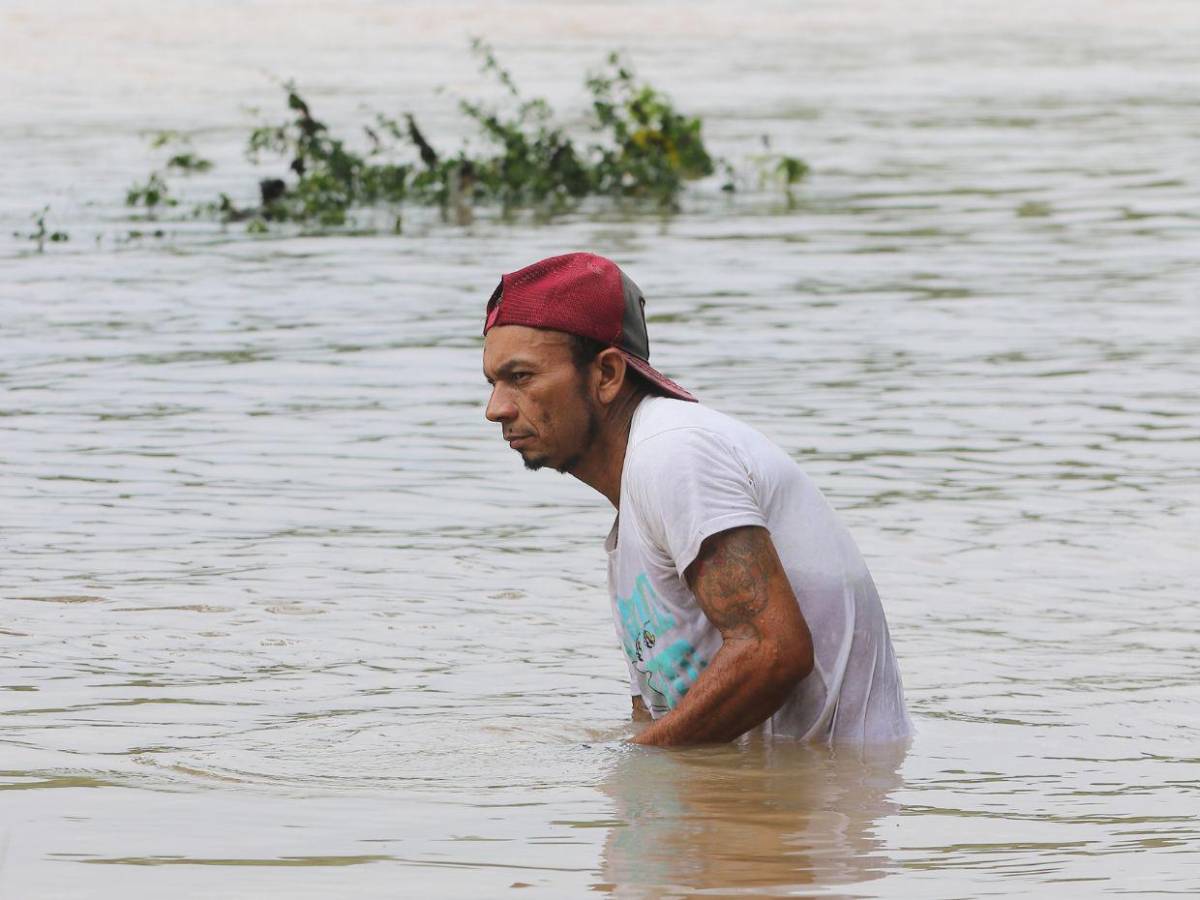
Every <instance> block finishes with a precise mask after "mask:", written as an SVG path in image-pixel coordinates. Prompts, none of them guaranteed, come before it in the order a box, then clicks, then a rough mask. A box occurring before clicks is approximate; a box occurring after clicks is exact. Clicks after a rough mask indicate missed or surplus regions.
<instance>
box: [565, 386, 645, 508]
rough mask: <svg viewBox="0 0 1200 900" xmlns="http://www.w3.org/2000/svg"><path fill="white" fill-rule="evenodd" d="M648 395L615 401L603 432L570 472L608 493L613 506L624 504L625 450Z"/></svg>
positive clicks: (608, 413) (602, 424)
mask: <svg viewBox="0 0 1200 900" xmlns="http://www.w3.org/2000/svg"><path fill="white" fill-rule="evenodd" d="M645 399H646V397H645V396H644V395H641V396H632V395H631V396H628V397H624V398H621V399H620V400H617V401H615V402H614V403H613V406H612V407H610V408H609V410H608V411H607V414H606V415H605V417H604V419H603V420H602V422H601V426H600V433H599V434H598V435H597V436H596V440H595V441H594V442H593V443H592V446H591V447H590V448H589V449H588V452H587V454H586V455H585V456H584V457H583V459H581V460H580V461H579V463H578V465H576V466H575V467H574V468H573V469H571V474H572V475H574V476H575V477H576V478H578V479H579V480H580V481H582V482H583V483H584V484H586V485H587V486H588V487H591V488H593V489H595V490H597V491H599V492H600V493H601V494H603V495H604V496H605V497H607V498H608V502H609V503H611V504H612V505H613V507H614V508H616V509H618V510H619V509H620V508H621V473H622V472H624V471H625V450H626V448H627V447H628V446H629V429H630V427H631V426H632V424H633V414H634V413H635V412H636V411H637V408H638V404H640V403H641V402H642V401H643V400H645Z"/></svg>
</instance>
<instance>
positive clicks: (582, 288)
mask: <svg viewBox="0 0 1200 900" xmlns="http://www.w3.org/2000/svg"><path fill="white" fill-rule="evenodd" d="M645 305H646V299H645V297H643V296H642V291H641V288H639V287H638V286H637V285H636V284H634V283H633V280H632V279H631V278H630V277H629V276H628V275H626V274H625V273H624V272H622V271H621V270H620V269H619V268H618V267H617V264H616V263H614V262H613V261H612V260H609V259H605V258H604V257H603V256H596V255H595V254H592V253H568V254H566V255H565V256H551V257H550V258H549V259H543V260H540V261H538V262H535V263H534V264H533V265H531V266H526V267H525V268H524V269H520V270H518V271H516V272H511V273H509V274H508V275H504V276H502V277H501V278H500V284H499V285H498V286H497V287H496V290H495V291H494V292H493V293H492V298H491V299H490V300H488V305H487V322H486V324H484V326H483V333H484V334H487V333H488V331H489V330H491V329H492V328H494V327H495V326H497V325H525V326H528V327H530V328H550V329H552V330H554V331H565V332H566V333H567V334H576V335H579V336H580V337H586V338H591V339H592V340H596V341H600V342H601V343H603V344H609V345H611V346H613V347H616V348H617V349H618V350H620V351H621V355H622V356H624V357H625V361H626V362H627V363H628V364H629V366H630V368H632V369H633V370H634V371H635V372H637V373H638V374H639V375H641V376H642V377H643V378H645V379H646V380H647V381H649V382H650V383H651V384H653V385H654V386H655V387H657V388H659V389H660V390H661V391H663V393H665V394H667V395H668V396H670V397H675V398H677V399H679V400H690V401H691V402H693V403H695V402H696V398H695V397H693V396H692V395H691V394H689V393H688V392H687V391H685V390H684V389H683V388H681V387H680V386H679V385H677V384H676V383H675V382H673V381H672V380H671V379H670V378H668V377H667V376H666V375H664V374H663V373H662V372H660V371H658V370H657V369H655V368H654V367H653V366H651V365H650V337H649V335H647V334H646V314H645V310H644V307H645Z"/></svg>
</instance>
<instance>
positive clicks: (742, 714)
mask: <svg viewBox="0 0 1200 900" xmlns="http://www.w3.org/2000/svg"><path fill="white" fill-rule="evenodd" d="M808 671H809V669H808V667H806V665H805V664H804V661H803V660H800V659H788V658H785V655H784V653H783V652H782V651H781V649H780V648H779V647H778V646H777V645H775V644H774V643H772V642H770V641H762V640H727V641H726V642H725V643H724V644H723V645H722V646H721V649H720V650H718V651H717V654H716V655H715V656H714V657H713V659H712V662H711V663H709V665H708V668H706V669H705V670H704V672H703V673H701V675H700V677H699V678H698V679H696V683H695V684H694V685H692V687H691V690H689V691H688V692H687V694H685V695H684V697H683V699H681V700H680V701H679V704H678V705H677V706H676V707H675V708H674V709H673V710H671V712H669V713H667V714H666V715H665V716H663V717H662V718H661V719H658V720H656V721H655V722H654V723H653V724H652V725H650V726H648V727H647V728H645V729H644V730H643V731H642V732H641V733H640V734H638V735H637V736H636V737H635V738H633V742H634V743H636V744H650V745H655V746H660V747H667V746H674V745H678V744H702V743H717V742H723V741H731V740H733V739H734V738H736V737H739V736H740V735H743V734H745V733H746V732H747V731H749V730H750V729H751V728H754V727H755V726H756V725H759V724H761V723H762V722H764V721H765V720H766V719H768V718H769V717H770V716H771V715H772V714H773V713H774V712H775V711H776V710H777V709H779V707H780V706H782V705H783V701H784V700H785V699H787V696H788V694H790V693H791V691H792V689H793V688H794V687H795V686H796V684H798V683H799V681H800V680H801V679H802V678H803V677H804V676H805V675H806V674H807V673H808Z"/></svg>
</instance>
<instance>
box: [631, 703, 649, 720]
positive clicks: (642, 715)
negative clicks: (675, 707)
mask: <svg viewBox="0 0 1200 900" xmlns="http://www.w3.org/2000/svg"><path fill="white" fill-rule="evenodd" d="M631 699H632V700H633V714H632V715H633V721H635V722H652V721H654V716H652V715H650V710H648V709H646V701H645V700H643V699H642V698H641V697H633V698H631Z"/></svg>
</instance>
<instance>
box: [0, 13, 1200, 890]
mask: <svg viewBox="0 0 1200 900" xmlns="http://www.w3.org/2000/svg"><path fill="white" fill-rule="evenodd" d="M294 6H295V5H294V4H289V3H285V2H283V0H261V2H255V3H253V4H247V3H243V2H241V0H213V2H209V3H205V4H203V5H199V4H194V3H185V2H182V0H165V2H164V0H159V2H154V3H151V2H149V0H129V2H125V3H122V4H119V5H113V4H105V5H103V6H95V7H92V6H89V5H88V4H79V3H76V4H69V5H68V8H69V11H70V14H69V15H64V14H63V13H62V6H61V4H51V5H47V4H38V3H34V2H32V0H12V2H8V3H5V4H3V6H2V8H0V59H2V60H4V61H5V63H6V64H7V65H6V68H5V70H4V73H5V79H6V80H5V88H6V92H3V93H4V100H3V101H0V102H3V103H4V104H5V110H4V112H5V117H4V126H3V127H0V151H3V157H4V159H5V160H6V165H5V166H3V167H0V235H3V236H4V238H3V239H2V240H6V239H7V235H8V234H9V233H10V232H12V231H17V230H20V229H22V228H27V226H28V219H27V217H28V215H29V213H30V211H31V210H33V209H40V208H41V207H42V205H43V204H45V203H50V204H51V205H52V207H53V210H52V211H53V212H54V213H55V214H56V215H60V216H62V217H63V220H54V219H53V217H52V220H51V224H52V225H53V226H54V227H58V226H59V225H64V224H65V225H67V227H68V230H69V231H71V234H72V239H71V241H70V242H69V243H68V244H66V245H54V246H53V247H51V248H49V252H47V253H46V254H45V255H43V256H38V255H36V254H33V253H32V252H30V247H29V246H28V242H26V241H20V240H14V241H11V242H8V243H2V242H0V256H2V257H3V258H2V260H0V265H2V266H3V278H0V349H2V350H3V352H2V353H0V711H2V716H0V896H3V897H5V898H7V897H10V896H11V897H14V898H22V900H23V898H25V897H36V898H54V900H63V898H80V900H83V898H87V900H91V898H95V897H109V896H121V897H124V898H131V900H141V898H145V900H159V898H161V897H163V896H169V897H172V898H173V900H189V898H205V900H207V898H210V897H230V896H235V897H242V896H245V897H278V898H288V900H293V898H310V897H311V898H322V900H324V898H328V897H342V896H355V897H380V898H384V897H388V898H391V897H395V896H405V895H411V896H422V897H476V896H478V897H497V896H505V895H510V894H511V895H513V896H527V895H532V896H543V897H549V898H561V897H574V896H581V895H583V894H585V893H588V892H591V891H592V889H593V888H596V889H599V890H601V891H609V892H610V893H612V894H614V895H617V896H633V897H637V896H657V895H667V896H670V895H671V894H672V892H673V893H675V894H678V895H700V896H704V895H706V894H709V895H718V896H719V895H723V894H725V895H736V894H759V895H765V896H772V895H775V896H778V895H783V894H793V895H796V894H798V895H800V896H806V895H821V894H826V895H827V894H831V893H832V894H839V895H852V896H883V897H913V896H917V897H927V896H929V897H941V896H962V897H976V896H984V895H988V894H1025V893H1028V894H1032V895H1042V896H1056V895H1058V894H1060V893H1069V894H1078V893H1083V894H1099V893H1117V892H1133V893H1150V892H1152V891H1160V892H1168V891H1172V892H1176V893H1180V894H1183V895H1194V894H1196V893H1200V878H1198V877H1197V875H1196V873H1197V865H1198V862H1200V850H1198V849H1197V848H1200V825H1198V824H1197V819H1196V815H1195V811H1196V792H1195V783H1196V780H1197V779H1196V772H1197V762H1198V760H1197V754H1196V751H1195V723H1196V722H1197V721H1200V694H1198V692H1197V689H1196V648H1197V646H1198V645H1200V605H1198V604H1197V603H1196V601H1195V594H1196V589H1195V582H1196V563H1195V560H1196V559H1197V558H1198V557H1200V543H1198V539H1197V535H1200V457H1198V454H1197V448H1198V447H1200V425H1198V423H1200V319H1198V317H1197V311H1196V310H1197V307H1196V285H1197V277H1198V266H1197V259H1200V253H1198V251H1197V248H1198V246H1200V220H1198V219H1197V215H1196V210H1197V209H1200V167H1197V165H1196V153H1195V134H1194V130H1195V129H1194V126H1193V125H1192V124H1191V123H1192V117H1191V115H1190V113H1191V110H1192V109H1193V108H1194V105H1195V97H1196V96H1197V91H1200V70H1198V69H1197V67H1196V65H1195V47H1196V46H1197V45H1198V44H1200V19H1198V17H1197V15H1196V9H1195V4H1194V3H1193V2H1192V0H1146V2H1141V3H1137V4H1113V3H1098V2H1097V3H1093V2H1090V0H1068V2H1064V3H1055V4H1048V3H1044V2H1035V0H1013V2H1006V3H1004V4H995V3H985V2H982V0H966V2H963V3H959V4H957V5H955V6H954V7H953V9H951V8H949V7H948V6H947V4H945V3H942V2H937V0H903V2H901V0H886V2H883V0H880V2H867V0H860V2H859V0H856V2H849V3H847V2H840V0H839V2H832V0H829V2H825V0H820V2H813V3H805V4H795V3H790V2H783V0H780V2H774V0H770V2H768V0H764V2H762V3H755V4H749V5H747V4H733V3H727V2H709V3H686V4H684V3H682V2H676V0H662V2H656V3H651V4H645V3H643V4H638V5H636V6H635V5H634V4H632V3H628V2H625V0H618V2H606V3H603V4H588V3H572V4H561V3H541V2H535V0H527V2H521V3H513V4H502V5H497V4H481V3H475V2H468V0H462V2H454V3H440V4H436V5H435V4H420V3H416V2H392V0H347V2H344V3H339V4H333V3H329V2H324V0H322V2H316V3H308V4H305V6H304V11H303V13H302V14H301V13H297V12H296V10H295V8H294ZM468 31H473V32H477V33H483V34H486V35H488V36H490V37H493V38H495V39H496V41H497V43H498V49H499V51H500V52H501V54H502V58H504V59H505V60H506V61H511V63H512V66H513V68H514V72H515V74H516V76H517V77H518V79H519V80H520V82H521V84H522V85H523V86H524V87H525V88H526V89H527V90H528V92H529V93H530V94H531V95H533V94H540V93H545V94H547V95H548V96H550V97H551V98H552V99H553V100H555V102H556V105H558V106H559V107H560V108H563V109H564V111H567V113H568V114H571V110H574V112H579V111H580V110H579V108H578V106H576V107H572V106H571V104H572V103H576V104H577V103H578V102H579V95H578V94H577V93H574V91H575V87H574V86H575V85H577V84H578V79H579V76H580V72H581V69H582V68H584V67H586V65H587V64H588V63H589V61H599V60H600V59H601V58H602V57H603V55H604V53H605V52H607V51H608V50H610V49H612V48H613V47H614V46H616V45H624V46H626V47H627V48H628V49H629V50H630V51H631V52H632V54H633V57H634V59H635V61H636V62H637V63H638V65H639V66H640V67H641V69H642V71H643V72H644V73H645V74H646V75H647V76H648V77H649V79H650V80H652V81H653V82H654V83H656V84H661V85H662V86H663V87H664V88H666V89H669V90H670V91H671V93H672V94H673V95H675V97H676V99H677V100H678V101H679V103H680V106H681V108H684V109H687V110H695V111H697V112H698V113H701V114H703V115H705V116H706V117H707V124H706V134H707V135H708V137H709V138H710V139H711V140H712V141H713V143H714V148H715V149H716V150H718V151H719V152H722V153H726V154H728V155H731V156H734V157H735V158H740V157H742V156H745V155H749V154H754V153H758V152H761V148H762V140H761V138H762V135H763V134H764V133H768V134H770V135H772V140H773V142H774V143H773V147H774V148H775V149H778V150H786V151H787V152H794V153H796V154H798V155H800V156H802V157H804V158H805V159H807V160H808V161H809V162H811V163H812V164H813V167H814V176H813V179H812V181H811V183H810V184H807V185H806V186H805V187H804V190H803V191H800V192H799V193H798V198H797V199H798V203H797V206H796V208H794V209H788V208H786V206H785V205H783V204H781V203H779V202H777V201H776V200H774V199H771V198H767V197H762V196H759V197H754V198H749V197H742V198H741V199H739V200H735V201H730V200H728V199H727V198H725V197H723V196H721V195H720V192H719V190H718V189H717V188H716V187H715V186H709V187H707V188H704V187H702V188H701V190H700V192H699V193H698V194H694V195H693V197H692V199H691V200H690V201H689V202H688V208H687V210H686V212H685V214H683V215H680V216H676V217H673V218H666V219H663V218H661V217H658V216H643V215H633V214H629V215H627V214H625V213H623V212H614V211H611V210H603V209H600V210H598V209H587V210H583V211H581V212H579V213H576V214H573V215H570V216H564V217H563V218H561V219H557V220H555V221H553V222H552V223H550V224H548V225H538V224H536V223H532V222H529V221H525V220H518V221H515V222H503V221H498V220H496V218H495V217H493V216H488V215H483V216H481V217H480V218H479V220H478V221H476V222H475V223H474V224H473V225H471V226H470V227H468V228H457V227H452V226H449V225H442V224H440V223H438V222H436V221H431V222H421V221H414V222H413V223H411V228H410V230H409V233H406V234H405V235H403V236H393V235H380V236H375V237H332V238H306V237H303V236H276V237H270V238H267V239H263V240H252V239H247V238H245V237H244V236H243V235H242V234H241V233H240V232H236V231H235V232H229V233H221V232H220V231H219V230H215V229H213V228H211V227H209V226H201V225H198V224H196V223H189V222H185V223H180V224H168V225H166V226H165V227H166V228H167V230H168V231H169V232H171V233H172V235H173V238H172V239H170V240H168V241H166V242H164V243H163V244H162V245H159V244H157V243H154V242H149V241H145V240H141V241H139V240H122V241H114V240H113V239H112V237H113V235H114V234H117V235H120V234H121V232H122V231H123V230H125V229H127V228H130V227H136V228H138V229H141V230H143V231H144V230H146V225H145V223H129V222H127V221H126V220H125V216H126V215H127V213H126V211H125V210H124V209H123V208H121V207H120V205H119V204H120V200H121V198H122V197H123V195H124V191H125V190H126V189H127V188H128V186H129V185H130V184H131V183H132V182H133V181H134V180H135V179H141V178H144V176H145V174H146V170H147V168H148V165H149V160H148V158H147V155H146V151H145V136H144V132H147V131H151V130H154V129H157V128H181V129H186V130H189V131H192V132H193V133H194V137H195V140H196V149H197V151H198V152H201V153H203V154H204V155H206V156H211V157H213V158H215V159H216V160H217V162H218V167H217V169H216V170H215V171H214V172H213V173H211V175H209V176H205V177H206V178H209V179H210V180H209V181H207V182H204V183H203V184H201V183H200V182H189V184H193V185H194V186H195V190H196V191H197V192H198V193H200V194H203V195H204V196H205V197H209V196H212V195H213V194H215V193H216V192H217V191H219V190H228V191H230V192H233V193H234V194H235V195H236V194H237V192H238V191H241V190H245V189H250V190H254V178H255V177H256V176H255V173H253V172H251V171H250V170H249V168H248V166H247V163H246V162H245V160H243V159H242V156H241V145H242V142H243V140H244V138H245V135H246V131H247V128H248V126H249V124H250V123H251V122H252V121H253V120H254V116H252V115H249V114H243V112H241V107H242V106H244V105H257V106H260V107H262V108H263V109H264V110H276V109H278V105H279V99H280V98H279V96H278V90H277V87H276V85H275V84H274V83H273V82H272V81H271V77H270V76H278V77H288V76H295V77H296V78H297V80H298V81H299V83H300V84H301V86H302V87H304V88H305V89H306V90H307V91H308V94H307V96H309V97H310V99H311V100H312V101H313V103H314V104H319V107H318V108H319V109H320V110H321V114H322V115H323V116H327V117H328V118H329V121H330V122H331V124H333V125H336V126H337V128H338V129H339V130H347V129H348V127H349V125H350V123H354V122H361V121H363V120H364V113H363V111H362V110H361V109H359V108H358V107H359V106H360V104H365V105H367V106H370V107H372V108H374V109H378V110H384V111H387V112H389V113H395V112H398V111H400V110H397V108H396V107H397V105H401V106H404V107H407V106H408V105H410V104H411V106H412V109H413V111H414V112H416V113H417V114H418V115H419V116H420V118H421V121H422V122H423V123H428V127H427V132H428V134H429V135H431V136H433V137H435V138H437V139H439V140H440V139H442V138H443V136H446V137H445V140H446V143H447V146H451V145H452V144H453V140H451V138H450V137H449V136H452V135H456V134H457V133H458V132H457V131H456V130H455V129H458V128H460V127H461V123H458V122H457V120H456V119H455V118H453V116H452V110H453V100H452V97H449V96H447V95H444V94H436V93H435V92H434V91H433V88H434V87H435V86H437V85H439V84H445V85H447V86H448V87H449V89H450V92H451V94H453V93H455V92H456V91H461V92H462V93H467V94H475V93H478V91H477V90H476V89H477V88H478V87H479V81H478V79H477V76H476V75H475V74H474V72H473V70H472V64H471V62H470V61H469V60H468V58H467V56H466V54H465V52H464V48H465V47H466V34H467V32H468ZM439 110H440V112H439ZM272 118H273V117H272ZM189 190H192V188H190V187H188V186H187V185H183V184H181V185H180V191H181V192H186V191H189ZM89 204H91V205H89ZM98 233H99V234H101V235H102V236H103V240H102V241H101V243H100V244H99V245H97V244H96V243H95V241H94V236H95V235H96V234H98ZM583 248H586V249H593V250H596V251H599V252H602V253H606V254H608V255H610V256H613V257H615V258H617V259H618V260H619V261H620V262H621V263H622V265H623V266H624V267H626V268H627V269H628V271H630V272H631V273H632V274H633V275H634V277H635V278H636V279H637V281H638V283H639V284H640V285H641V286H642V287H643V288H644V289H645V290H646V291H647V294H648V312H649V313H650V318H651V325H650V327H651V330H652V339H653V345H654V353H655V357H654V358H655V362H656V364H658V365H659V366H660V367H661V368H662V369H663V370H664V371H665V372H667V373H668V374H670V375H672V376H675V377H677V378H679V379H680V380H681V382H682V383H684V384H687V385H688V386H689V388H691V389H694V390H695V391H696V392H697V393H698V394H699V395H700V396H701V397H702V399H704V400H705V401H706V402H709V403H711V404H712V405H713V406H715V407H717V408H719V409H722V410H724V411H726V412H729V413H731V414H734V415H736V416H740V417H742V418H744V419H746V420H748V421H749V422H751V423H753V424H755V425H757V426H759V427H760V428H761V429H762V430H764V431H765V432H767V433H768V434H769V435H770V436H772V437H773V438H775V439H776V441H777V442H778V443H780V444H781V445H782V446H784V447H786V448H788V450H789V451H790V452H791V453H792V454H793V455H794V456H795V457H796V458H797V459H798V460H799V461H800V462H801V463H802V465H803V466H804V467H805V468H806V470H807V471H808V472H809V473H810V474H811V475H812V476H813V477H814V479H815V480H816V481H817V483H818V484H819V485H820V486H821V488H822V490H823V492H824V493H825V494H826V495H827V497H828V498H829V499H830V501H831V503H832V504H833V505H834V506H835V507H836V508H838V509H839V510H841V512H842V514H843V516H844V518H845V519H846V521H847V524H848V525H849V526H850V528H851V530H852V531H853V533H854V534H855V537H856V540H857V541H858V542H859V544H860V546H861V547H862V549H863V551H864V555H865V556H866V557H867V559H868V561H869V564H870V566H871V570H872V573H873V575H874V577H875V580H876V581H877V583H878V584H879V587H880V592H881V595H882V597H883V599H884V603H885V606H886V608H887V612H888V618H889V624H890V626H891V632H892V636H893V639H894V642H895V645H896V650H897V654H898V656H899V658H900V661H901V666H902V670H903V674H904V678H905V687H906V693H907V696H908V698H909V700H910V703H911V706H912V710H913V713H914V718H915V720H916V726H917V729H918V732H917V736H916V738H915V740H914V743H913V745H912V747H911V749H910V750H909V752H908V754H907V756H905V757H904V758H903V759H902V760H900V759H897V760H895V761H890V760H886V761H876V760H873V759H872V760H867V761H862V760H857V759H855V758H854V757H852V756H850V757H848V756H847V755H846V754H845V753H844V752H843V751H841V750H839V751H837V752H836V753H834V754H832V755H830V754H829V753H827V752H824V751H820V750H816V749H812V748H803V747H778V746H764V745H761V744H754V743H751V744H748V745H746V746H744V747H738V748H715V749H701V750H694V751H686V752H682V753H664V752H656V751H646V752H643V751H640V750H637V749H636V748H629V747H623V746H620V745H619V744H617V745H616V746H614V744H613V742H619V741H620V740H621V738H622V737H623V736H624V735H625V734H626V733H627V730H628V729H629V727H630V725H629V723H628V714H629V699H628V694H627V692H628V682H627V675H626V671H625V666H624V663H623V662H622V659H621V655H620V651H619V649H618V648H617V647H616V646H615V644H614V640H613V634H612V625H611V621H610V619H609V612H608V601H607V599H606V596H605V586H604V555H603V550H602V546H601V542H602V540H603V537H604V535H605V534H606V533H607V530H608V527H609V525H610V523H611V510H609V509H607V508H606V507H605V504H604V503H603V501H601V500H600V499H599V498H598V497H594V496H592V495H591V494H590V493H589V492H588V491H587V490H586V489H584V488H581V487H580V486H578V485H577V484H574V483H572V482H571V481H570V480H569V479H561V478H556V477H554V476H553V475H552V474H549V473H537V474H534V473H526V472H524V471H523V470H522V468H521V466H520V463H519V460H517V459H516V457H515V454H512V453H511V452H510V451H508V450H507V448H506V447H505V446H504V445H503V444H502V443H501V442H500V440H499V438H498V435H497V434H496V432H495V430H494V426H489V425H488V424H487V423H486V422H484V420H483V403H484V400H485V398H486V389H485V386H484V383H483V379H482V374H481V371H480V339H479V331H480V328H481V321H480V314H481V310H482V307H483V303H484V301H485V299H486V296H487V294H488V292H489V291H490V289H491V287H492V285H494V284H495V280H496V277H497V274H498V273H500V272H503V271H511V270H513V269H515V268H517V267H518V266H520V265H522V264H525V263H527V262H529V261H530V260H532V259H536V258H539V257H542V256H548V255H550V254H552V253H558V252H562V251H564V250H572V249H583Z"/></svg>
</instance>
